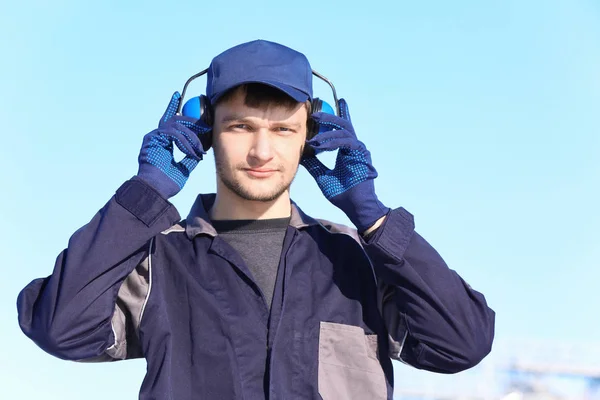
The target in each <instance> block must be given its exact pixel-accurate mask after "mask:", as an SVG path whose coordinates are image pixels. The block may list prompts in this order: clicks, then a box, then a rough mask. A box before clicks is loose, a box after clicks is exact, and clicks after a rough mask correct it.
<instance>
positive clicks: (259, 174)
mask: <svg viewBox="0 0 600 400" xmlns="http://www.w3.org/2000/svg"><path fill="white" fill-rule="evenodd" d="M244 171H246V173H247V174H248V175H250V176H252V177H254V178H268V177H270V176H271V175H273V174H275V172H277V170H276V169H262V168H259V169H255V168H244Z"/></svg>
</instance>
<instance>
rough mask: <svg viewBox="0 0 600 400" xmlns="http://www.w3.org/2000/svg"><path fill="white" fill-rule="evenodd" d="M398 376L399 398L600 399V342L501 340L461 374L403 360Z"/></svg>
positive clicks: (414, 399)
mask: <svg viewBox="0 0 600 400" xmlns="http://www.w3.org/2000/svg"><path fill="white" fill-rule="evenodd" d="M395 379H396V382H395V387H396V390H395V392H394V394H395V397H394V398H395V399H396V400H600V343H597V344H584V343H564V342H550V341H504V342H498V343H496V344H495V345H494V349H493V351H492V353H491V354H490V355H489V356H488V358H486V359H485V360H484V361H483V362H482V363H481V364H480V365H478V366H477V367H475V368H473V369H471V370H468V371H465V372H462V373H460V374H457V375H440V374H432V373H430V372H425V371H418V370H415V369H414V368H410V367H408V366H405V365H402V364H399V363H398V364H395Z"/></svg>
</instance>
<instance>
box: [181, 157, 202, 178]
mask: <svg viewBox="0 0 600 400" xmlns="http://www.w3.org/2000/svg"><path fill="white" fill-rule="evenodd" d="M198 161H199V160H197V159H196V158H194V157H190V156H185V157H184V158H183V159H182V160H181V161H179V162H178V163H177V168H178V169H179V170H180V171H181V172H182V173H183V174H184V176H186V177H187V176H189V174H190V173H191V172H192V171H193V170H194V168H196V166H197V165H198Z"/></svg>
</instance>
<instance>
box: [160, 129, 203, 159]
mask: <svg viewBox="0 0 600 400" xmlns="http://www.w3.org/2000/svg"><path fill="white" fill-rule="evenodd" d="M164 135H165V136H167V137H168V138H169V140H170V141H171V142H173V143H175V145H176V146H177V148H178V149H179V150H181V152H182V153H183V154H185V155H186V156H190V157H192V158H194V159H197V160H201V159H202V155H203V154H205V153H206V152H205V151H204V149H203V147H202V143H200V139H198V136H196V135H195V134H194V133H193V132H192V131H190V130H189V129H187V128H185V127H184V126H182V125H180V128H179V129H178V128H176V127H175V126H174V127H173V129H169V131H168V132H165V133H164Z"/></svg>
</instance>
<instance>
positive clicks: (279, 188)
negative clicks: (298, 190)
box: [213, 90, 308, 202]
mask: <svg viewBox="0 0 600 400" xmlns="http://www.w3.org/2000/svg"><path fill="white" fill-rule="evenodd" d="M244 99H245V93H244V92H243V91H241V90H238V91H237V92H236V93H235V94H234V95H233V96H232V97H231V98H230V99H228V100H227V101H224V102H222V103H219V104H218V105H217V106H216V108H215V115H214V125H213V149H214V152H215V165H216V171H217V177H218V179H219V180H220V181H221V182H222V183H223V185H224V186H225V187H227V188H228V189H229V190H231V191H232V192H233V193H234V194H236V195H237V196H239V197H241V198H243V199H245V200H250V201H263V202H267V201H272V200H275V199H277V198H278V197H279V196H281V195H282V194H283V193H285V191H286V190H288V189H289V187H290V185H291V183H292V181H293V179H294V176H295V175H296V172H297V171H298V165H299V162H300V157H301V155H302V150H303V149H304V143H305V140H306V121H307V117H308V110H307V107H306V105H305V104H304V103H298V104H297V105H296V106H295V107H294V108H291V109H288V108H286V107H283V106H277V105H270V106H269V107H267V108H251V107H248V106H246V105H245V104H244Z"/></svg>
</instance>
